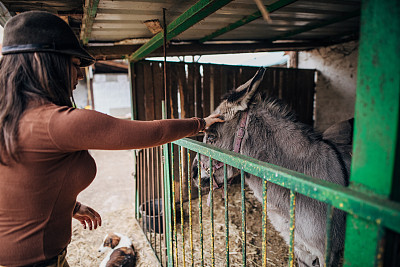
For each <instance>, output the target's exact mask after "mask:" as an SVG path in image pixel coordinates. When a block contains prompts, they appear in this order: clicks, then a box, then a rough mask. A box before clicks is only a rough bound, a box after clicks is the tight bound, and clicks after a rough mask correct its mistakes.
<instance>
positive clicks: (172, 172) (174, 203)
mask: <svg viewBox="0 0 400 267" xmlns="http://www.w3.org/2000/svg"><path fill="white" fill-rule="evenodd" d="M174 156H175V154H174V145H173V144H171V162H172V164H171V174H172V179H171V180H172V199H173V202H172V213H173V214H172V217H173V219H174V240H175V243H174V244H175V246H174V249H175V264H176V265H177V266H178V229H177V227H176V199H175V195H176V194H175V191H176V190H175V174H174V172H175V168H174V165H175V157H174Z"/></svg>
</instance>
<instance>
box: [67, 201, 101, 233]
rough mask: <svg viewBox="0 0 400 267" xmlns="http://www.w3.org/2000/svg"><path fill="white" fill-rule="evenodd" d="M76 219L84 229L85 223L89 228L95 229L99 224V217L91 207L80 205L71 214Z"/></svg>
mask: <svg viewBox="0 0 400 267" xmlns="http://www.w3.org/2000/svg"><path fill="white" fill-rule="evenodd" d="M72 217H73V218H74V219H77V220H78V221H80V222H81V224H82V225H83V229H86V225H87V226H89V230H92V229H93V228H94V229H96V228H97V226H101V217H100V214H98V213H97V212H96V211H95V210H94V209H92V208H91V207H88V206H85V205H83V204H81V205H80V207H79V209H78V211H77V212H76V213H75V214H74V215H73V216H72Z"/></svg>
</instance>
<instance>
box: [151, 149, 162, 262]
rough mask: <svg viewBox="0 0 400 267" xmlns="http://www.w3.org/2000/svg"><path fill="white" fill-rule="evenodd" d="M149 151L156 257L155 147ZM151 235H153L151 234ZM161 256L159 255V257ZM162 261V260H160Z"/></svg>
mask: <svg viewBox="0 0 400 267" xmlns="http://www.w3.org/2000/svg"><path fill="white" fill-rule="evenodd" d="M149 150H150V161H149V164H150V166H151V168H150V181H151V191H152V192H151V199H152V204H153V205H152V206H153V207H151V209H150V210H151V211H152V217H153V218H152V219H153V220H152V223H153V231H152V234H153V239H154V241H153V242H154V245H153V248H154V251H155V253H156V255H157V236H156V204H155V202H156V199H155V193H156V190H155V179H154V147H152V148H149ZM150 234H151V233H150ZM158 256H159V255H157V257H158ZM159 260H160V259H159Z"/></svg>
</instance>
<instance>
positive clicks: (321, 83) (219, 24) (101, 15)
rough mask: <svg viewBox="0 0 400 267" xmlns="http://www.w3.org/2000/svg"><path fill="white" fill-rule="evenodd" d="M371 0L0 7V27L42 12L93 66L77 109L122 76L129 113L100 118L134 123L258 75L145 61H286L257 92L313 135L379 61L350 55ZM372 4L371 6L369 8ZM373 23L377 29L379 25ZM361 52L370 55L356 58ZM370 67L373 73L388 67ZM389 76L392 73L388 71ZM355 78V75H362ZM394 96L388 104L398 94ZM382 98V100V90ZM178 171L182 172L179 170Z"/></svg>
mask: <svg viewBox="0 0 400 267" xmlns="http://www.w3.org/2000/svg"><path fill="white" fill-rule="evenodd" d="M373 2H374V1H361V0H343V1H338V0H327V1H315V0H234V1H232V0H198V1H196V0H189V1H183V0H178V1H172V0H151V1H150V0H129V1H128V0H71V1H57V0H50V1H36V0H35V1H30V0H28V1H25V0H17V1H15V0H12V1H11V0H2V1H0V24H1V26H3V27H4V25H5V24H6V22H7V20H8V19H9V18H11V17H12V16H14V15H16V14H18V13H20V12H25V11H31V10H43V11H48V12H51V13H54V14H57V15H58V16H60V17H61V18H63V19H64V20H65V21H66V22H67V23H68V24H69V25H70V26H71V28H72V29H73V30H74V32H75V33H76V35H77V37H78V38H79V40H80V41H81V43H82V45H83V46H84V47H85V49H86V50H87V51H88V52H89V53H90V54H92V55H93V56H94V57H95V58H96V60H97V62H96V63H95V65H94V66H93V67H91V68H87V69H86V72H85V74H86V75H85V76H86V77H85V80H84V83H83V84H82V86H83V88H84V89H83V91H84V93H83V94H85V95H86V98H85V102H86V103H84V104H82V105H83V106H88V107H91V108H96V107H95V106H96V105H95V99H94V98H95V95H94V92H93V90H94V87H96V83H97V84H99V83H102V82H104V80H101V79H100V80H96V79H95V76H96V74H109V73H114V74H118V73H123V74H128V76H127V77H128V78H127V79H128V80H127V81H126V82H127V83H128V84H129V85H128V86H129V89H130V99H129V102H130V107H129V108H130V110H126V109H123V110H122V109H118V108H114V109H113V110H112V111H110V113H111V115H115V116H119V117H123V116H125V115H126V114H127V113H128V114H129V116H128V117H130V118H132V119H138V120H154V119H161V118H162V117H163V110H162V105H161V102H162V101H163V100H164V103H165V107H166V108H165V114H166V115H165V116H166V117H167V118H185V117H193V116H198V117H202V116H206V115H208V114H209V113H210V112H212V110H214V108H215V107H216V106H217V105H218V103H219V102H220V98H221V97H222V96H223V95H224V93H226V92H227V91H229V90H231V89H233V88H236V87H238V86H239V85H240V84H242V83H243V82H245V81H247V80H248V79H249V78H250V77H252V75H253V74H254V73H255V72H256V71H257V69H258V67H249V66H230V65H225V64H219V65H216V64H201V63H196V62H194V63H188V62H166V61H149V60H146V59H147V58H151V57H166V56H180V57H182V56H193V57H194V56H202V55H210V54H236V53H258V52H274V51H285V53H286V54H288V55H289V61H288V63H287V64H286V66H279V67H270V68H268V71H267V74H266V77H265V79H264V81H263V87H265V88H268V90H267V91H266V93H267V94H269V95H271V96H272V97H276V98H280V99H282V100H284V101H285V102H286V103H288V104H289V105H290V106H291V108H292V109H294V110H295V111H296V113H298V115H299V120H301V121H302V122H304V123H306V124H309V125H312V126H314V127H315V128H316V129H318V130H320V131H323V130H325V129H326V128H328V127H329V126H330V125H332V124H333V123H336V122H339V121H341V120H346V119H349V118H351V117H353V116H355V110H356V107H355V106H356V96H357V94H358V92H357V91H358V90H363V89H360V88H362V85H357V79H358V80H360V79H361V78H360V77H358V76H359V75H360V73H357V70H358V64H359V62H361V61H360V60H361V59H360V58H363V57H370V56H371V55H372V56H373V55H375V54H379V53H383V52H382V50H383V49H384V48H382V47H381V46H379V42H378V45H377V46H376V47H368V48H366V49H364V50H362V51H361V50H360V43H361V42H362V41H363V39H362V38H365V40H364V42H365V43H367V42H368V40H369V39H367V38H368V37H369V36H367V35H364V37H361V38H360V36H361V33H362V29H361V32H360V25H362V23H361V21H363V20H362V17H361V15H362V12H365V14H367V13H366V12H368V11H369V10H370V9H371V8H370V6H371V5H373V4H372V3H373ZM389 2H390V1H389ZM392 2H393V5H394V6H396V8H397V9H394V10H397V11H398V10H399V7H398V3H397V4H396V3H395V2H396V1H394V0H392ZM374 5H375V6H379V4H376V3H375V2H374ZM363 8H364V11H363ZM365 10H367V11H365ZM382 10H384V11H381V13H378V14H377V15H376V14H375V13H374V14H372V15H371V14H368V15H365V18H364V21H367V20H368V19H369V18H373V16H377V17H379V18H382V17H385V16H388V17H390V15H389V13H390V11H389V10H387V7H386V6H384V7H382ZM377 12H379V11H377ZM393 12H395V11H393ZM397 16H398V15H397ZM396 19H397V20H395V21H397V22H398V18H396ZM395 24H396V23H395ZM377 25H378V26H377V27H378V28H376V29H379V30H381V29H382V28H384V26H385V25H383V24H379V23H377ZM386 26H387V25H386ZM164 29H165V30H164ZM396 33H397V34H396ZM398 33H399V30H398V25H397V26H396V27H395V30H394V31H393V29H392V28H390V30H389V29H386V30H385V32H384V33H382V35H383V36H385V35H384V34H386V37H385V38H386V40H389V41H392V42H394V43H395V44H396V45H397V46H396V45H395V46H396V47H398V44H399V42H398V38H399V37H398ZM365 36H367V37H365ZM396 36H397V37H396ZM396 38H397V39H396ZM371 46H372V45H371ZM368 49H370V50H371V51H373V52H368V51H367V52H366V50H368ZM390 51H391V52H394V51H395V49H392V50H390ZM361 53H362V54H361ZM396 55H397V56H398V55H399V54H398V51H397V52H395V55H393V57H394V58H397V63H398V58H400V57H397V56H396ZM374 64H375V63H374ZM379 64H381V65H379V67H380V68H387V67H391V66H393V65H395V64H392V63H387V62H380V63H379ZM397 70H398V67H397V69H395V71H394V72H396V71H397ZM363 71H364V73H362V74H361V75H362V76H361V77H367V76H369V75H370V74H371V72H365V70H363ZM382 83H384V82H382ZM358 86H359V87H358ZM396 86H397V87H398V84H397V85H395V87H396ZM106 89H107V90H110V89H109V88H106ZM388 90H389V91H392V89H388ZM396 90H397V91H396V93H395V98H396V97H397V96H398V88H397V89H396ZM105 94H107V93H105ZM382 94H383V95H387V96H389V95H390V94H387V93H386V91H385V92H382ZM381 99H385V98H384V97H382V98H381ZM382 101H383V100H382ZM85 104H86V105H85ZM398 107H399V104H398V99H397V104H396V103H394V109H395V110H396V112H395V113H396V114H394V115H393V116H395V117H391V116H390V118H389V116H386V115H387V114H388V112H387V113H386V114H385V118H388V119H387V120H388V122H387V123H386V124H385V125H390V127H389V126H388V127H389V128H390V129H393V130H392V131H393V132H397V131H398V126H397V124H398V123H396V120H397V121H398ZM113 112H114V113H113ZM396 116H397V117H396ZM377 117H379V115H378V116H377ZM377 120H378V119H377ZM359 122H360V124H358V127H360V129H361V127H364V128H366V127H367V125H368V123H369V122H368V119H367V115H364V117H362V118H360V119H359ZM360 132H361V130H360ZM396 136H397V135H396V134H394V137H391V139H390V140H391V143H390V144H388V145H386V147H397V152H396V153H397V154H396V155H397V156H393V155H392V156H391V158H392V159H393V162H397V163H398V162H399V157H398V154H399V149H398V147H399V145H398V141H397V139H398V138H397V137H396ZM378 138H379V137H378ZM381 138H383V137H381ZM198 140H201V136H200V137H199V138H198ZM360 142H367V140H364V141H360ZM370 149H372V148H370ZM377 151H378V152H372V150H368V149H364V150H362V152H359V153H361V154H362V155H365V154H367V153H368V152H371V153H379V150H377ZM363 160H364V159H363ZM391 162H392V161H391ZM360 164H361V163H360ZM360 164H358V165H356V166H360ZM362 164H364V161H363V163H362ZM362 164H361V165H362ZM394 165H396V164H394ZM160 168H161V167H160ZM398 168H399V167H397V168H394V167H393V172H392V174H391V175H390V177H388V178H387V179H388V180H387V183H386V185H389V189H387V190H383V189H382V191H384V192H385V193H384V194H385V196H384V197H385V198H389V199H392V200H397V201H398V200H399V195H400V194H399V191H398V190H399V189H395V186H393V185H395V184H396V183H397V184H399V181H400V180H399V178H398V177H397V178H396V179H395V178H393V177H394V176H393V173H397V174H398ZM184 169H187V166H185V165H184ZM395 169H396V170H397V171H396V170H395ZM175 171H176V170H175ZM355 183H357V184H364V181H362V179H356V180H355ZM366 183H367V184H366V185H365V184H364V185H363V186H362V187H364V186H366V187H367V188H368V190H370V189H371V188H375V187H376V184H377V181H373V180H372V179H371V180H368V181H367V182H366ZM377 194H381V193H380V192H378V193H377ZM376 242H378V243H379V241H376ZM389 242H394V241H389ZM396 242H397V244H398V243H399V242H398V240H397V241H396ZM372 246H373V245H371V247H372ZM359 249H360V250H362V248H359ZM353 258H354V259H353V260H354V261H357V257H355V256H353ZM350 261H351V260H350ZM355 266H357V265H355Z"/></svg>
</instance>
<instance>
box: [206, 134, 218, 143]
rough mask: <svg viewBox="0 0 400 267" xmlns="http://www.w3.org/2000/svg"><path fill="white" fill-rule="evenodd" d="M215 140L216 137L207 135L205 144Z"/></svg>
mask: <svg viewBox="0 0 400 267" xmlns="http://www.w3.org/2000/svg"><path fill="white" fill-rule="evenodd" d="M216 139H217V136H216V135H213V134H208V135H207V142H214V141H215V140H216Z"/></svg>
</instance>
